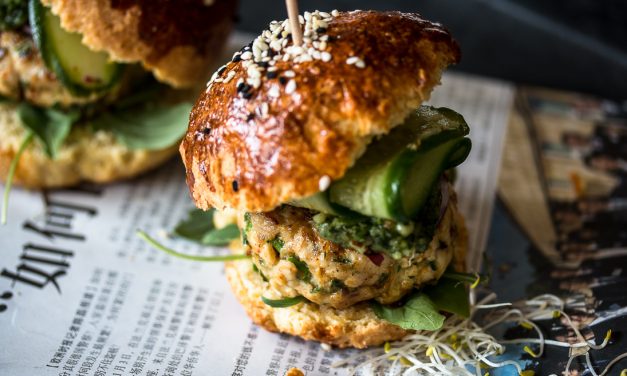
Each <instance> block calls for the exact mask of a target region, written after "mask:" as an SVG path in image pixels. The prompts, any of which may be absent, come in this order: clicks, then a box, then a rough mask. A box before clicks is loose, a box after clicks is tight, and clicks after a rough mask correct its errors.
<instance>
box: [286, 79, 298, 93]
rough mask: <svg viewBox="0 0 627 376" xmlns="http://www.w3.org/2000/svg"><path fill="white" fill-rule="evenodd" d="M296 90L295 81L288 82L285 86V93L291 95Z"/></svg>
mask: <svg viewBox="0 0 627 376" xmlns="http://www.w3.org/2000/svg"><path fill="white" fill-rule="evenodd" d="M294 90H296V81H294V80H290V81H289V82H288V83H287V85H285V93H286V94H292V93H293V92H294Z"/></svg>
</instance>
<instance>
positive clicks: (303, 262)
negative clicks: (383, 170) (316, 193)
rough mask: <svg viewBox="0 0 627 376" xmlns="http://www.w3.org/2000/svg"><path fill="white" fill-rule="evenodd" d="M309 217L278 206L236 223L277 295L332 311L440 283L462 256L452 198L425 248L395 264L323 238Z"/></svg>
mask: <svg viewBox="0 0 627 376" xmlns="http://www.w3.org/2000/svg"><path fill="white" fill-rule="evenodd" d="M314 214H315V213H314V212H312V211H309V210H307V209H301V208H296V207H293V206H289V205H284V206H282V207H280V208H278V209H275V210H273V211H271V212H267V213H246V214H244V215H243V218H241V219H240V221H242V223H241V226H242V228H243V229H244V234H245V235H244V237H245V240H244V242H245V243H246V244H245V245H247V246H248V247H250V253H251V255H252V260H253V263H254V265H255V266H256V268H257V270H258V271H259V273H260V274H261V275H262V276H263V278H264V279H266V280H267V281H268V282H269V283H270V285H271V286H272V288H273V289H275V290H277V292H278V293H279V295H281V296H286V297H290V296H295V295H302V296H304V297H305V298H307V299H308V300H310V301H312V302H315V303H317V304H322V305H330V306H332V307H334V308H345V307H349V306H351V305H354V304H356V303H358V302H361V301H365V300H370V299H375V300H376V301H378V302H380V303H383V304H390V303H393V302H396V301H398V300H399V299H401V298H402V297H403V296H404V295H405V294H407V293H409V292H410V291H411V290H413V289H414V288H419V287H421V286H423V285H425V284H428V283H430V282H433V281H435V280H437V279H438V278H440V276H441V275H442V273H444V271H445V270H446V268H447V267H448V265H449V264H450V263H451V260H452V259H453V257H454V255H455V257H456V259H458V260H461V259H462V258H463V254H464V253H465V247H466V240H465V236H466V232H465V228H464V224H463V219H462V218H461V216H460V215H459V213H458V211H457V208H456V203H455V199H454V197H453V198H451V200H450V201H449V203H448V206H447V208H446V211H445V212H444V214H443V216H442V218H441V220H440V222H439V224H438V226H437V227H436V229H435V233H434V236H433V238H432V240H431V242H430V243H429V245H428V246H427V247H426V249H425V250H423V251H417V252H415V253H414V254H413V255H411V256H404V257H401V258H398V259H395V258H393V257H391V256H389V255H388V254H386V253H383V252H382V253H371V252H363V253H362V252H360V251H357V250H355V249H352V248H345V247H342V246H340V245H338V244H336V243H333V242H331V241H329V240H327V239H325V238H323V237H322V236H320V234H319V233H318V231H317V230H316V228H315V226H314V225H313V222H312V221H313V219H312V218H313V216H314Z"/></svg>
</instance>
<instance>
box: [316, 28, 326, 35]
mask: <svg viewBox="0 0 627 376" xmlns="http://www.w3.org/2000/svg"><path fill="white" fill-rule="evenodd" d="M326 31H327V29H326V27H319V28H317V29H316V33H318V34H322V33H324V32H326Z"/></svg>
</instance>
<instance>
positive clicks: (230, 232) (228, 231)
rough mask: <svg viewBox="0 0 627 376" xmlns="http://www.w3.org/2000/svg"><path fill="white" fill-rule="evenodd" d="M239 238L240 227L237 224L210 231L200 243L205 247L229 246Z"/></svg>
mask: <svg viewBox="0 0 627 376" xmlns="http://www.w3.org/2000/svg"><path fill="white" fill-rule="evenodd" d="M238 237H239V227H237V225H236V224H235V223H231V224H230V225H227V226H225V227H222V228H216V229H213V230H211V231H209V232H208V233H207V234H205V236H204V237H203V238H202V240H201V241H200V242H201V243H202V244H204V245H214V246H221V245H228V244H229V243H230V242H232V241H233V240H235V239H237V238H238Z"/></svg>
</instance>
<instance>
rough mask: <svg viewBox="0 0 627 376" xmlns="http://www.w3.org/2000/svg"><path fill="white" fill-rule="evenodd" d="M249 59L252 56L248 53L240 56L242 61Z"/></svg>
mask: <svg viewBox="0 0 627 376" xmlns="http://www.w3.org/2000/svg"><path fill="white" fill-rule="evenodd" d="M251 57H253V54H252V53H250V51H246V52H244V53H243V54H242V56H241V58H242V60H250V58H251Z"/></svg>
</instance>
